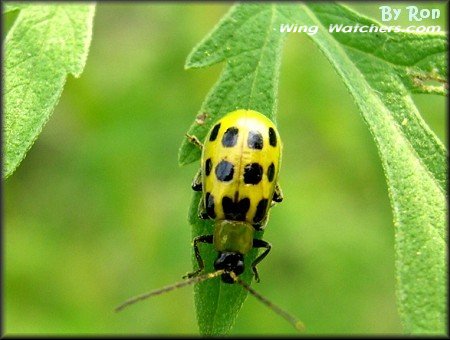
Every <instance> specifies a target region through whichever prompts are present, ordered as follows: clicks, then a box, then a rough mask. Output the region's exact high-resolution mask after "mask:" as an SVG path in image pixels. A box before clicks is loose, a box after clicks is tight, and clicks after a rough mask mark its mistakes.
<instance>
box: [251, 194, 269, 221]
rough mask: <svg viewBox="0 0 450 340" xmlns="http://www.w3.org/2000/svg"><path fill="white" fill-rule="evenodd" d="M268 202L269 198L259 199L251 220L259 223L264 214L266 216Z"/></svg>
mask: <svg viewBox="0 0 450 340" xmlns="http://www.w3.org/2000/svg"><path fill="white" fill-rule="evenodd" d="M268 202H269V200H268V199H266V198H263V199H262V200H261V201H259V203H258V206H257V207H256V213H255V217H253V222H255V223H259V222H261V221H262V220H263V218H264V216H266V210H267V203H268Z"/></svg>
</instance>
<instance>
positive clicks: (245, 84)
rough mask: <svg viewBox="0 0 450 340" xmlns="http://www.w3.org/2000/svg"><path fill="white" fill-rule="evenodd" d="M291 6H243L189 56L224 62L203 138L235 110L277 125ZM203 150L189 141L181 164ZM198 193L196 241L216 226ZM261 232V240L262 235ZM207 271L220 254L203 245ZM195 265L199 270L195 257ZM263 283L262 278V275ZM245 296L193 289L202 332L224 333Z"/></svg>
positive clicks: (231, 288)
mask: <svg viewBox="0 0 450 340" xmlns="http://www.w3.org/2000/svg"><path fill="white" fill-rule="evenodd" d="M291 8H292V6H291V5H275V4H245V5H236V6H234V7H232V8H231V10H230V11H229V12H228V14H227V15H225V17H224V18H223V19H222V20H221V21H220V22H219V24H218V25H217V26H216V27H215V28H214V30H213V31H212V32H211V33H210V34H209V35H208V36H207V37H206V38H205V39H204V40H203V41H202V42H201V43H200V44H199V45H198V46H197V47H195V48H194V50H193V51H192V52H191V54H190V55H189V57H188V59H187V62H186V68H191V67H206V66H209V65H212V64H214V63H218V62H221V61H226V65H225V68H224V70H223V72H222V75H221V77H220V79H219V80H218V82H217V83H216V84H215V85H214V87H213V88H212V89H211V91H210V93H209V94H208V96H207V97H206V99H205V101H204V102H203V105H202V107H201V109H200V113H199V116H198V117H201V118H202V119H197V120H196V121H195V122H194V123H193V125H192V126H191V128H190V130H189V134H190V135H195V136H197V137H198V138H199V140H204V138H205V136H206V134H207V132H208V130H209V129H210V127H211V125H212V124H213V123H214V122H215V121H216V120H217V119H219V118H220V117H222V116H223V115H224V114H226V113H228V112H231V111H233V110H236V109H252V110H256V111H259V112H261V113H263V114H264V115H266V116H268V117H269V118H271V119H272V120H273V121H275V112H276V95H277V84H278V74H279V66H280V59H281V48H282V45H283V42H284V38H285V35H284V34H280V33H279V31H277V30H276V28H277V27H279V25H280V23H281V22H282V21H283V20H285V19H284V18H285V15H286V14H285V13H288V12H289V10H290V9H291ZM199 157H200V151H199V150H198V149H197V148H196V147H195V146H194V145H193V144H192V143H190V142H189V141H188V140H187V139H185V140H184V141H183V144H182V146H181V149H180V153H179V163H180V164H188V163H191V162H193V161H196V160H198V159H199ZM200 196H201V195H200V194H199V193H195V194H194V198H193V201H192V204H191V208H190V219H189V220H190V224H191V225H192V228H193V229H192V235H193V237H195V236H198V235H205V234H212V231H213V222H211V221H202V220H199V218H198V217H197V211H198V204H199V200H200ZM261 236H262V233H258V235H257V237H258V238H259V237H261ZM200 249H201V253H202V257H203V259H204V260H205V264H206V268H205V270H206V271H207V272H210V271H213V267H212V264H213V263H214V261H215V259H216V257H217V252H215V251H214V249H213V247H211V246H208V245H205V246H200ZM256 254H257V251H256V250H255V249H253V250H251V251H250V253H249V254H248V255H246V257H245V266H246V271H245V273H244V274H242V276H241V277H242V278H243V280H244V281H246V282H247V283H250V281H251V279H252V276H253V274H252V272H251V270H250V265H251V263H252V261H253V260H254V259H255V257H256ZM193 263H194V266H195V267H196V266H197V263H196V261H195V258H194V257H193ZM261 276H262V279H263V280H264V274H263V273H262V274H261ZM246 296H247V292H246V291H245V290H244V289H243V288H242V287H240V286H239V285H230V284H224V283H222V282H221V281H220V279H219V278H216V279H213V280H209V281H205V282H202V283H199V284H197V285H196V286H195V304H196V311H197V320H198V324H199V329H200V332H201V333H202V334H207V335H213V334H226V333H228V332H229V331H230V329H231V327H232V326H233V324H234V320H235V318H236V316H237V313H238V312H239V310H240V308H241V306H242V303H243V302H244V300H245V298H246Z"/></svg>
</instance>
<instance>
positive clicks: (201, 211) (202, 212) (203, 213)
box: [197, 197, 210, 220]
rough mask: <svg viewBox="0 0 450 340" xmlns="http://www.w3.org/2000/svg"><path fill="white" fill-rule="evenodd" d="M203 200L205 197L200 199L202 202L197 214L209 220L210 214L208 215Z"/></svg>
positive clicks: (199, 204) (199, 203)
mask: <svg viewBox="0 0 450 340" xmlns="http://www.w3.org/2000/svg"><path fill="white" fill-rule="evenodd" d="M203 202H204V201H203V197H202V198H201V199H200V202H198V210H197V211H198V213H197V216H198V218H200V219H202V220H209V219H210V217H209V215H208V213H207V211H206V208H205V204H204V203H203Z"/></svg>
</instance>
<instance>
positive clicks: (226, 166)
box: [216, 160, 234, 182]
mask: <svg viewBox="0 0 450 340" xmlns="http://www.w3.org/2000/svg"><path fill="white" fill-rule="evenodd" d="M233 174H234V167H233V164H231V163H230V162H227V161H226V160H222V161H220V163H219V164H217V166H216V176H217V179H218V180H219V181H222V182H228V181H231V180H232V179H233Z"/></svg>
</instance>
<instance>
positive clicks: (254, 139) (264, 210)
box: [187, 110, 283, 283]
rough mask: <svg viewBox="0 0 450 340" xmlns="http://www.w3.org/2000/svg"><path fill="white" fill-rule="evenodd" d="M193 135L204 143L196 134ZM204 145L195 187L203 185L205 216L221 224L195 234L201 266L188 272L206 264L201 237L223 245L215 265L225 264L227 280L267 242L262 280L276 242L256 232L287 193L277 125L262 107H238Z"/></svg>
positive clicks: (216, 245)
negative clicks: (211, 230) (280, 175)
mask: <svg viewBox="0 0 450 340" xmlns="http://www.w3.org/2000/svg"><path fill="white" fill-rule="evenodd" d="M191 140H192V141H194V142H195V143H196V144H197V145H199V146H201V143H200V142H199V141H196V139H195V137H191ZM201 147H202V149H203V150H202V160H201V168H200V170H199V172H198V173H197V176H196V177H195V179H194V182H193V184H192V188H193V189H194V190H196V191H202V200H201V202H200V206H199V216H200V217H201V218H203V219H214V220H215V227H214V233H213V234H212V235H200V236H198V237H196V238H194V252H195V256H196V258H197V262H198V265H199V268H198V270H196V271H194V272H192V273H189V274H188V275H187V276H188V277H193V276H196V275H198V274H199V273H200V272H201V271H202V270H203V268H204V263H203V260H202V258H201V256H200V252H199V250H198V243H199V242H204V243H212V244H213V245H214V248H215V250H217V251H218V257H217V260H216V261H215V263H214V268H215V269H216V270H219V269H224V270H225V272H224V273H223V274H222V275H221V277H222V281H224V282H226V283H234V282H235V279H233V277H235V276H237V275H239V274H241V273H243V272H244V255H245V254H246V253H248V251H249V250H250V249H251V248H266V249H265V251H264V252H263V253H262V254H261V255H260V256H259V257H257V258H256V259H255V261H254V262H253V263H252V270H253V273H254V274H255V279H256V281H259V276H258V271H257V269H256V265H257V264H258V263H259V262H260V261H261V260H262V259H263V258H264V257H265V256H266V255H267V254H268V253H269V251H270V248H271V245H270V243H268V242H266V241H263V240H260V239H255V238H254V233H255V230H262V229H263V228H264V226H265V224H266V222H267V216H268V212H269V209H270V207H271V205H272V204H273V202H281V201H282V199H283V197H282V193H281V190H280V187H279V186H278V183H277V180H278V172H279V170H280V164H281V149H282V143H281V139H280V136H279V134H278V131H277V128H276V127H275V125H274V124H273V123H272V121H271V120H270V119H268V118H267V117H266V116H264V115H263V114H261V113H259V112H256V111H252V110H236V111H233V112H231V113H228V114H227V115H226V116H224V117H223V118H222V119H220V120H219V121H218V122H217V123H216V124H214V126H213V127H212V129H211V130H210V131H209V133H208V135H207V137H206V139H205V143H204V145H203V146H201ZM231 272H233V273H234V274H235V275H230V273H231Z"/></svg>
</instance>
